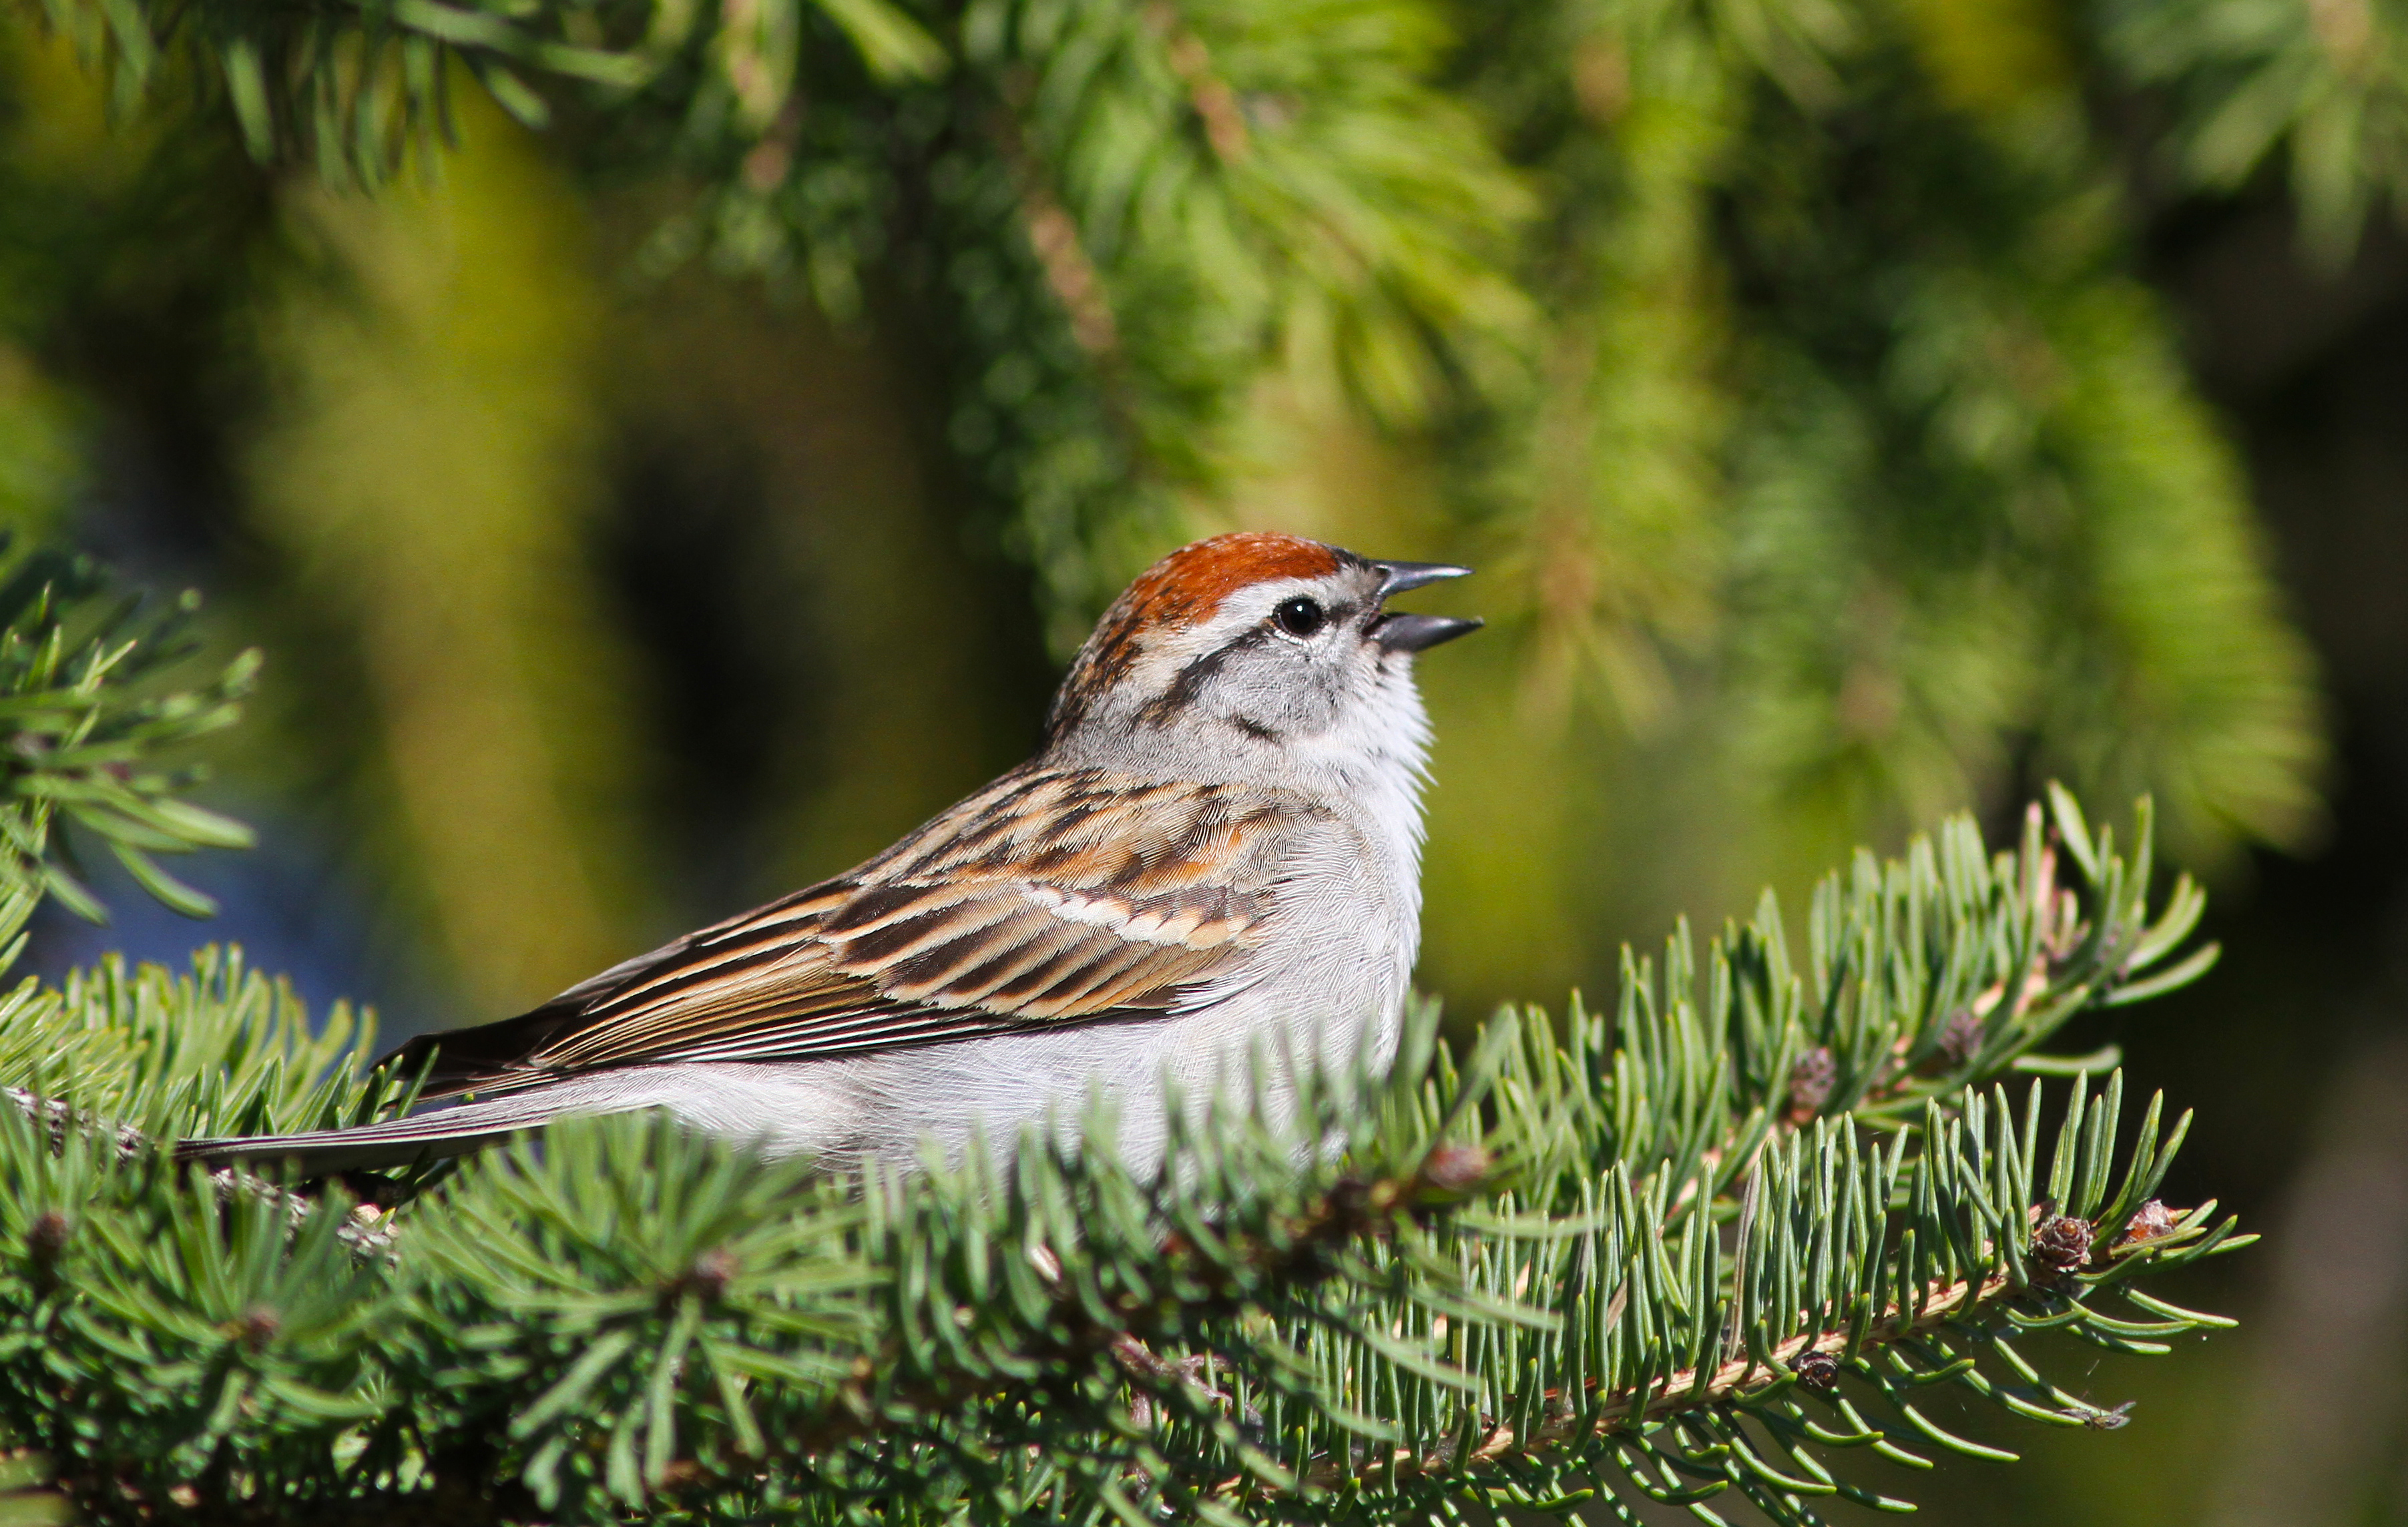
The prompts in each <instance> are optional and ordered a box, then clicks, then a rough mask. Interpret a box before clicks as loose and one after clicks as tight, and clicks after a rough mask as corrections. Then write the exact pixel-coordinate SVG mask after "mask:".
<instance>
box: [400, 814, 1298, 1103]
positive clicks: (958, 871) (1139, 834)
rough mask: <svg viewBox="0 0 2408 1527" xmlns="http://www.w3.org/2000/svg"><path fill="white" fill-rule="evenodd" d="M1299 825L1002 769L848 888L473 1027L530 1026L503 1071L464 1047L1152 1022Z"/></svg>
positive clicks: (933, 1035) (1253, 897)
mask: <svg viewBox="0 0 2408 1527" xmlns="http://www.w3.org/2000/svg"><path fill="white" fill-rule="evenodd" d="M1315 814H1316V813H1315V812H1314V811H1313V809H1312V807H1311V806H1308V805H1307V804H1306V803H1305V802H1303V801H1302V800H1301V799H1300V798H1298V797H1296V796H1293V795H1289V794H1287V793H1286V792H1274V791H1265V790H1259V789H1244V788H1240V787H1226V786H1200V785H1198V786H1165V785H1140V784H1135V783H1132V782H1129V781H1125V780H1119V779H1115V778H1112V777H1111V776H1109V775H1106V774H1103V773H1101V772H1100V771H1097V770H1060V771H1047V770H1029V771H1023V772H1021V773H1019V774H1017V775H1013V776H1007V777H1005V778H1003V779H1000V780H998V781H996V784H995V785H993V786H990V787H989V788H988V789H987V790H986V791H984V792H981V793H980V794H978V795H975V796H972V797H971V798H970V799H968V800H967V801H965V802H963V803H962V804H961V805H959V806H955V807H954V808H953V810H951V811H949V812H947V813H945V815H943V816H941V817H939V818H938V819H937V820H936V821H932V822H930V823H929V824H928V825H927V826H925V827H924V828H922V829H921V830H920V831H919V832H918V833H916V834H914V835H911V836H910V838H907V839H905V840H904V841H903V842H901V843H898V844H897V845H896V847H895V848H893V849H889V850H887V852H886V853H884V854H882V855H881V856H879V857H878V858H877V859H875V860H872V861H870V863H867V864H866V865H864V866H863V867H862V868H861V869H860V870H858V871H855V872H854V873H853V875H851V876H847V877H844V878H839V879H836V880H830V881H827V882H824V883H823V884H821V885H818V886H814V887H812V888H810V890H807V891H803V892H796V894H795V895H793V896H789V897H786V898H784V899H782V900H781V901H778V902H774V903H771V904H770V905H769V906H765V907H761V908H759V909H757V910H756V911H753V912H749V913H746V914H744V915H743V916H741V917H738V918H732V919H729V920H727V921H725V922H723V923H719V924H717V925H715V926H713V927H710V928H707V929H704V930H702V931H701V932H699V933H695V934H692V935H688V936H687V937H685V938H682V939H680V940H678V941H677V942H676V943H674V944H671V945H668V946H667V947H665V948H663V949H659V950H656V951H654V952H653V953H652V954H650V955H647V956H644V957H643V958H641V959H638V960H633V961H629V962H627V963H625V964H624V965H621V966H618V967H615V968H614V969H612V970H610V971H608V972H605V973H604V974H603V975H601V976H598V977H595V978H593V979H591V980H589V981H586V982H583V983H581V984H580V985H579V986H576V987H572V988H571V989H570V990H569V991H568V992H563V993H562V994H561V996H559V997H557V998H554V999H553V1000H552V1002H551V1003H548V1004H546V1005H545V1006H544V1007H542V1008H539V1009H538V1010H537V1013H535V1014H529V1015H527V1017H526V1018H525V1019H520V1020H509V1025H503V1024H495V1025H488V1026H487V1028H488V1029H491V1030H495V1031H499V1030H501V1029H503V1028H505V1027H509V1026H510V1025H521V1024H526V1023H528V1022H529V1020H533V1019H535V1018H536V1017H537V1016H538V1014H540V1015H543V1017H544V1018H545V1020H546V1021H545V1023H544V1024H543V1026H542V1027H541V1029H540V1030H532V1029H531V1030H529V1031H527V1033H528V1037H529V1039H530V1040H533V1041H534V1043H533V1044H532V1046H531V1047H530V1049H528V1050H526V1051H523V1052H522V1054H523V1059H516V1060H509V1061H505V1060H504V1059H503V1058H502V1057H501V1056H499V1055H494V1054H490V1053H487V1052H486V1051H487V1049H489V1048H490V1047H480V1048H479V1050H478V1052H477V1054H476V1058H475V1059H476V1063H484V1064H486V1065H490V1066H492V1067H493V1070H491V1071H489V1072H487V1073H486V1074H485V1078H484V1079H482V1080H481V1081H479V1082H477V1083H476V1085H480V1086H484V1087H489V1088H491V1087H508V1086H519V1085H529V1084H532V1083H534V1082H536V1081H540V1080H542V1079H547V1078H549V1077H558V1076H561V1075H564V1074H568V1073H574V1072H582V1071H591V1070H595V1069H598V1068H602V1067H608V1066H617V1065H635V1064H657V1063H674V1062H681V1061H686V1062H691V1061H721V1060H803V1059H810V1058H814V1057H819V1056H830V1055H839V1054H847V1053H859V1052H862V1051H867V1050H875V1049H889V1048H893V1047H896V1046H900V1045H910V1044H925V1043H928V1042H930V1041H932V1040H937V1039H945V1038H956V1037H964V1036H967V1035H975V1034H982V1033H995V1032H998V1031H1001V1030H1007V1029H1015V1028H1025V1027H1034V1026H1044V1025H1050V1024H1054V1023H1065V1022H1075V1021H1082V1020H1092V1019H1099V1018H1105V1017H1110V1016H1113V1015H1119V1014H1126V1015H1129V1016H1135V1015H1138V1014H1140V1013H1149V1012H1161V1011H1164V1010H1166V1009H1167V1008H1168V1007H1169V1006H1171V1005H1172V1004H1173V1003H1174V1002H1176V1001H1177V1000H1178V997H1179V995H1180V993H1181V992H1183V991H1184V990H1187V989H1191V988H1193V987H1194V986H1195V985H1197V984H1198V983H1200V982H1203V981H1206V980H1210V979H1213V978H1219V977H1223V976H1226V975H1228V974H1231V973H1234V972H1235V971H1237V970H1239V969H1240V968H1242V966H1243V964H1244V963H1245V962H1246V961H1247V959H1248V958H1249V957H1250V955H1251V951H1252V949H1253V947H1254V943H1255V942H1256V937H1257V936H1258V935H1257V932H1256V930H1257V929H1258V926H1259V924H1260V922H1261V920H1263V919H1264V918H1266V917H1268V916H1269V914H1270V909H1271V908H1270V885H1271V880H1272V878H1273V876H1274V874H1275V872H1276V867H1277V863H1278V861H1279V859H1280V857H1281V851H1280V850H1281V849H1282V846H1283V839H1284V837H1285V836H1286V830H1287V829H1289V828H1291V827H1293V826H1295V825H1296V824H1297V823H1298V822H1299V821H1302V820H1303V819H1304V818H1306V817H1309V816H1312V815H1315ZM469 1032H470V1033H472V1034H473V1033H480V1032H482V1031H469ZM538 1035H539V1037H538ZM437 1037H438V1038H440V1039H443V1040H447V1041H448V1040H452V1039H456V1038H461V1037H465V1035H444V1036H437ZM496 1037H498V1035H496Z"/></svg>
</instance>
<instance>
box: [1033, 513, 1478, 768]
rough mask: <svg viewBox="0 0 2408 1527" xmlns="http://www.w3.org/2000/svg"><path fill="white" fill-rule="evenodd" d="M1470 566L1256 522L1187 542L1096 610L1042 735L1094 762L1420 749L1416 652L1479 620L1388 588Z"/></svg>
mask: <svg viewBox="0 0 2408 1527" xmlns="http://www.w3.org/2000/svg"><path fill="white" fill-rule="evenodd" d="M1469 571H1470V569H1469V568H1468V567H1449V566H1444V565H1441V564H1430V563H1412V562H1393V561H1381V560H1378V559H1374V558H1370V557H1362V556H1357V555H1355V553H1354V552H1352V551H1347V550H1343V549H1340V548H1338V547H1334V546H1325V545H1323V544H1322V543H1321V542H1319V541H1309V540H1305V539H1304V538H1302V537H1300V536H1296V535H1272V534H1263V533H1244V534H1239V535H1215V536H1213V537H1211V539H1210V540H1203V541H1197V542H1196V543H1195V544H1194V545H1192V546H1184V547H1182V548H1180V549H1178V550H1176V551H1174V552H1172V553H1171V554H1170V555H1168V556H1167V557H1165V558H1163V559H1162V560H1161V561H1160V562H1158V563H1155V564H1154V565H1153V566H1152V567H1150V568H1148V569H1146V571H1145V572H1144V573H1142V574H1140V576H1139V578H1138V579H1137V581H1136V582H1134V583H1132V584H1130V585H1129V586H1128V588H1127V590H1126V591H1125V592H1123V593H1122V595H1121V596H1120V598H1118V599H1116V600H1114V601H1113V602H1112V607H1111V609H1109V610H1106V611H1105V612H1104V618H1103V619H1102V620H1101V621H1098V622H1097V625H1096V630H1095V633H1094V635H1090V636H1089V637H1088V638H1087V641H1086V645H1085V646H1083V647H1082V648H1081V649H1079V656H1078V658H1077V659H1076V660H1075V661H1074V662H1073V663H1072V664H1071V665H1070V672H1069V675H1068V678H1065V679H1064V680H1063V681H1062V688H1061V691H1060V692H1059V693H1057V694H1056V695H1055V696H1054V708H1053V712H1052V714H1051V715H1050V716H1049V717H1048V718H1047V721H1046V728H1045V735H1046V746H1047V748H1048V749H1049V750H1050V751H1057V752H1058V751H1062V750H1066V749H1067V750H1071V751H1076V752H1079V753H1082V754H1087V755H1089V756H1091V757H1097V758H1098V759H1099V760H1100V759H1101V758H1102V757H1103V756H1105V755H1109V754H1111V753H1117V752H1121V751H1124V750H1125V749H1147V748H1149V747H1155V748H1163V749H1175V750H1177V751H1179V752H1181V753H1183V754H1190V755H1192V754H1193V753H1194V752H1195V751H1196V750H1197V749H1221V750H1224V751H1226V752H1229V753H1234V754H1239V755H1245V756H1254V755H1259V754H1262V753H1264V752H1266V751H1269V752H1286V753H1288V754H1291V755H1294V756H1297V757H1304V756H1307V755H1324V754H1330V753H1336V754H1339V755H1344V754H1347V753H1355V752H1379V751H1389V750H1400V751H1402V752H1405V753H1410V754H1411V755H1412V759H1413V760H1415V761H1417V760H1418V758H1419V754H1420V749H1421V743H1422V736H1423V732H1424V722H1423V721H1422V710H1421V702H1420V700H1419V697H1418V696H1417V695H1416V694H1415V693H1414V692H1413V682H1412V661H1413V657H1414V655H1415V654H1416V653H1419V652H1422V651H1425V650H1426V649H1429V648H1432V647H1436V646H1437V645H1438V644H1439V643H1441V642H1443V641H1452V640H1453V639H1454V638H1455V637H1457V636H1460V635H1465V634H1466V633H1468V632H1471V631H1475V630H1478V629H1479V627H1480V624H1481V622H1480V621H1467V620H1455V619H1453V618H1450V617H1447V616H1440V615H1415V614H1410V613H1406V612H1403V611H1397V610H1390V609H1388V608H1386V607H1385V606H1386V601H1387V600H1388V598H1389V597H1390V596H1391V595H1393V594H1398V593H1401V592H1404V591H1406V590H1408V589H1418V588H1420V587H1422V586H1423V585H1424V584H1426V583H1435V582H1437V581H1438V580H1440V579H1441V578H1459V577H1461V576H1463V575H1464V574H1465V573H1468V572H1469Z"/></svg>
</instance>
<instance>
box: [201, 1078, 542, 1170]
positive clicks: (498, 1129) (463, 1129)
mask: <svg viewBox="0 0 2408 1527" xmlns="http://www.w3.org/2000/svg"><path fill="white" fill-rule="evenodd" d="M569 1107H570V1105H569V1104H568V1103H566V1101H562V1100H558V1099H554V1098H547V1097H544V1096H542V1095H540V1094H537V1095H533V1096H525V1097H504V1098H495V1099H494V1100H492V1101H491V1102H486V1103H462V1104H456V1105H454V1106H452V1107H448V1108H438V1109H436V1110H434V1111H433V1112H430V1113H423V1114H415V1115H412V1116H411V1117H409V1118H408V1119H390V1120H385V1121H384V1122H383V1123H380V1124H358V1125H354V1126H353V1127H351V1128H350V1129H322V1130H308V1131H304V1132H302V1133H300V1134H297V1135H236V1136H231V1137H228V1138H225V1139H218V1140H182V1141H179V1142H178V1143H177V1146H176V1159H177V1160H178V1161H179V1162H199V1163H203V1164H205V1165H208V1166H212V1167H217V1166H233V1165H236V1164H239V1163H260V1162H292V1163H296V1164H297V1165H298V1166H299V1167H300V1168H301V1170H302V1171H303V1172H305V1173H307V1174H308V1175H309V1176H311V1177H323V1176H332V1175H334V1174H336V1173H340V1172H372V1171H378V1170H381V1169H385V1168H390V1167H397V1166H409V1165H413V1164H415V1163H420V1162H429V1161H437V1160H440V1159H441V1158H443V1157H446V1156H458V1155H464V1154H466V1152H468V1151H471V1150H475V1149H479V1148H480V1147H481V1146H488V1145H491V1144H493V1143H494V1142H495V1141H496V1140H500V1139H503V1138H506V1137H507V1136H509V1135H516V1134H518V1133H519V1132H521V1131H522V1130H530V1129H534V1128H536V1127H537V1126H538V1125H541V1124H546V1123H549V1122H551V1121H552V1120H553V1119H555V1118H557V1117H559V1116H560V1115H561V1114H562V1113H565V1112H567V1111H568V1110H569Z"/></svg>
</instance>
